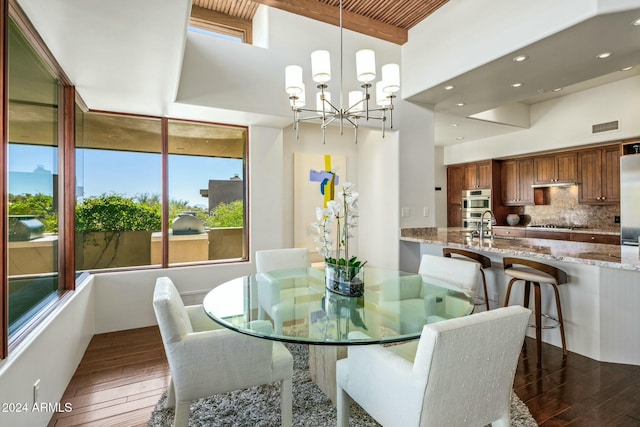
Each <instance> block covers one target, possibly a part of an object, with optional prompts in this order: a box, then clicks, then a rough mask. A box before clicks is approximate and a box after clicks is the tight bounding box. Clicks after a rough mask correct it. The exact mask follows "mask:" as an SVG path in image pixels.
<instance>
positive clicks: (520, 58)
mask: <svg viewBox="0 0 640 427" xmlns="http://www.w3.org/2000/svg"><path fill="white" fill-rule="evenodd" d="M528 58H529V57H528V56H527V55H518V56H515V57H514V58H513V62H522V61H526V60H527V59H528Z"/></svg>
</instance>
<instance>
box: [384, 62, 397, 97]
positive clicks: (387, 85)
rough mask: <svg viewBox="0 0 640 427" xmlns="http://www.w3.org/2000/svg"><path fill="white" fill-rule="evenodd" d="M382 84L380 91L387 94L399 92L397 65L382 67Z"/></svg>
mask: <svg viewBox="0 0 640 427" xmlns="http://www.w3.org/2000/svg"><path fill="white" fill-rule="evenodd" d="M382 82H383V86H382V89H383V90H384V91H385V92H387V93H393V92H397V91H398V90H400V66H399V65H398V64H386V65H383V66H382Z"/></svg>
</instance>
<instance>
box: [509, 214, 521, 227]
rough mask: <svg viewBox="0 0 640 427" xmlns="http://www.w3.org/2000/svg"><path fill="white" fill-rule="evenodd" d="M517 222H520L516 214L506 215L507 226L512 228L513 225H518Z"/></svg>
mask: <svg viewBox="0 0 640 427" xmlns="http://www.w3.org/2000/svg"><path fill="white" fill-rule="evenodd" d="M519 222H520V215H518V214H509V215H507V224H509V225H511V226H513V225H518V223H519Z"/></svg>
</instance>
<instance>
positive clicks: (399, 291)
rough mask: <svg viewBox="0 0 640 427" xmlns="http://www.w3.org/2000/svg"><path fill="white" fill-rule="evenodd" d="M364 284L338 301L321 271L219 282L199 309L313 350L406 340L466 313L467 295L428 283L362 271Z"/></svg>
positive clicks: (238, 327) (404, 275)
mask: <svg viewBox="0 0 640 427" xmlns="http://www.w3.org/2000/svg"><path fill="white" fill-rule="evenodd" d="M364 284H365V285H364V294H363V295H362V296H360V297H352V296H344V295H340V294H337V293H334V292H332V291H330V290H328V289H326V287H325V275H324V269H318V268H307V269H294V270H277V271H271V272H268V273H259V274H255V275H250V276H244V277H239V278H237V279H233V280H230V281H228V282H226V283H223V284H221V285H219V286H217V287H216V288H214V289H213V290H211V291H210V292H209V293H208V294H207V295H206V297H205V299H204V302H203V307H204V310H205V312H206V313H207V314H208V315H209V317H211V318H212V319H213V320H214V321H216V322H217V323H219V324H220V325H222V326H224V327H226V328H229V329H232V330H235V331H238V332H241V333H244V334H248V335H253V336H257V337H261V338H266V339H272V340H277V341H286V342H295V343H308V344H317V345H323V344H326V345H355V344H372V343H392V342H401V341H408V340H412V339H416V338H419V337H420V334H421V332H422V328H423V326H424V325H425V324H428V323H434V322H438V321H441V320H444V319H451V318H455V317H462V316H466V315H469V314H471V312H472V311H473V300H472V299H471V298H470V297H469V296H468V295H466V294H464V293H462V292H460V290H459V289H457V288H456V287H455V286H451V285H449V284H448V283H446V282H442V281H438V280H436V279H431V278H429V277H428V276H422V275H418V274H411V273H405V272H401V271H393V270H382V269H375V268H365V272H364Z"/></svg>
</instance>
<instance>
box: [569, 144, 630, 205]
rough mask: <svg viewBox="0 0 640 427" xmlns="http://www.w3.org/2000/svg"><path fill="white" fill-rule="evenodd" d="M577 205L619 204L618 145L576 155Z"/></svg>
mask: <svg viewBox="0 0 640 427" xmlns="http://www.w3.org/2000/svg"><path fill="white" fill-rule="evenodd" d="M578 182H579V184H580V185H579V187H578V203H582V204H591V205H610V204H616V203H620V145H619V144H615V145H608V146H604V147H600V148H595V149H590V150H587V151H583V152H580V153H578Z"/></svg>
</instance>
